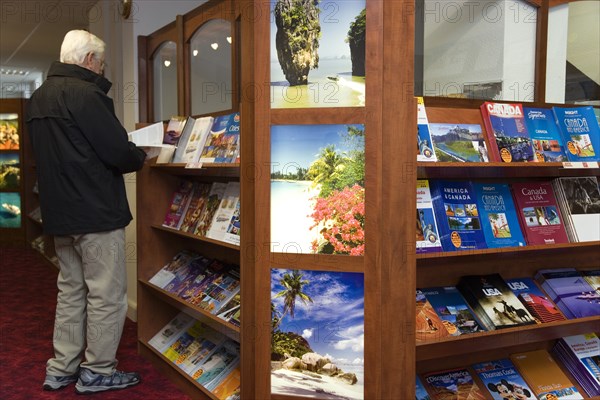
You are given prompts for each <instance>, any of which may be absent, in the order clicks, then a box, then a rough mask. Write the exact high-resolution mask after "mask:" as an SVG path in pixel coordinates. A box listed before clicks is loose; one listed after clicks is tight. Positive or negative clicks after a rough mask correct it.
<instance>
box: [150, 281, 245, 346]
mask: <svg viewBox="0 0 600 400" xmlns="http://www.w3.org/2000/svg"><path fill="white" fill-rule="evenodd" d="M139 283H140V284H142V285H144V286H146V287H148V288H149V289H150V290H152V291H154V293H155V295H156V296H159V297H160V298H162V299H163V300H164V301H165V302H167V303H169V304H170V305H172V306H173V307H175V308H177V309H178V310H180V311H184V312H185V313H186V314H188V315H190V316H191V317H193V318H195V319H198V320H202V322H204V323H206V324H207V325H209V326H210V327H211V328H213V329H215V330H217V331H219V332H221V333H223V334H225V335H227V336H228V337H230V338H231V339H233V340H236V341H238V342H239V340H240V328H238V327H237V326H235V325H233V324H230V323H229V322H227V321H225V320H223V319H221V318H219V317H217V316H216V315H214V314H211V313H209V312H208V311H206V310H203V309H201V308H199V307H196V306H194V305H192V304H190V303H188V302H186V301H185V300H183V299H181V298H179V297H177V296H175V295H174V294H173V293H170V292H168V291H166V290H164V289H161V288H159V287H158V286H155V285H153V284H152V283H150V282H146V281H143V280H140V281H139Z"/></svg>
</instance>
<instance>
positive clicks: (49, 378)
mask: <svg viewBox="0 0 600 400" xmlns="http://www.w3.org/2000/svg"><path fill="white" fill-rule="evenodd" d="M78 377H79V374H78V373H77V374H73V375H67V376H54V375H46V379H44V385H43V386H42V388H43V389H44V390H58V389H62V388H65V387H67V386H69V385H70V384H71V383H75V382H77V378H78Z"/></svg>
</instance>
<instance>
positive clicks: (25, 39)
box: [0, 0, 116, 83]
mask: <svg viewBox="0 0 600 400" xmlns="http://www.w3.org/2000/svg"><path fill="white" fill-rule="evenodd" d="M96 3H97V0H54V1H40V0H35V1H32V0H21V1H14V0H10V1H9V0H0V10H1V14H0V22H1V23H0V67H1V68H2V69H3V70H5V71H6V70H9V71H10V72H12V74H6V73H5V74H2V75H0V79H1V80H2V81H3V83H5V82H6V81H9V80H10V81H15V80H18V79H19V78H20V79H26V76H24V75H19V74H18V72H19V71H23V72H26V71H28V72H29V73H34V74H35V73H36V75H40V74H45V72H46V71H47V70H48V67H49V65H50V64H51V63H52V61H55V60H58V58H59V53H60V45H61V43H62V40H63V37H64V35H65V33H67V32H68V31H69V30H71V29H87V27H88V25H89V20H88V14H89V15H91V16H92V17H93V16H94V15H95V12H96V13H97V12H98V11H99V10H100V8H99V7H98V6H96ZM115 4H116V2H115ZM14 71H17V73H16V74H15V73H14Z"/></svg>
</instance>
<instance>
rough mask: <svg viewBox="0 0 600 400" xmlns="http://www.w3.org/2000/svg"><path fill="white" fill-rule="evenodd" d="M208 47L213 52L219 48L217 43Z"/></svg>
mask: <svg viewBox="0 0 600 400" xmlns="http://www.w3.org/2000/svg"><path fill="white" fill-rule="evenodd" d="M210 47H212V48H213V50H216V49H218V48H219V43H217V42H215V43H213V44H211V45H210Z"/></svg>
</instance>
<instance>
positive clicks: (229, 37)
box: [227, 36, 231, 44]
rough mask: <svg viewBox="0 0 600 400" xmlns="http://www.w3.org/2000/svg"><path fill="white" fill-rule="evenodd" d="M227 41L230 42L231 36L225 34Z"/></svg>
mask: <svg viewBox="0 0 600 400" xmlns="http://www.w3.org/2000/svg"><path fill="white" fill-rule="evenodd" d="M227 43H229V44H231V36H227Z"/></svg>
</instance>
